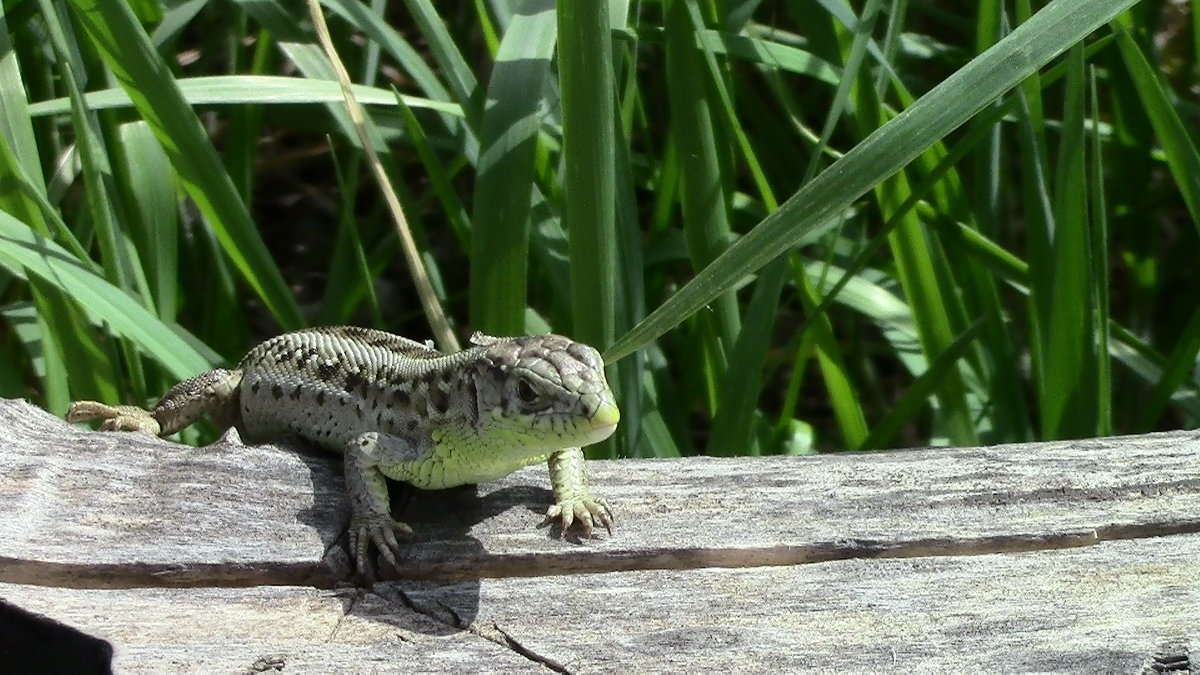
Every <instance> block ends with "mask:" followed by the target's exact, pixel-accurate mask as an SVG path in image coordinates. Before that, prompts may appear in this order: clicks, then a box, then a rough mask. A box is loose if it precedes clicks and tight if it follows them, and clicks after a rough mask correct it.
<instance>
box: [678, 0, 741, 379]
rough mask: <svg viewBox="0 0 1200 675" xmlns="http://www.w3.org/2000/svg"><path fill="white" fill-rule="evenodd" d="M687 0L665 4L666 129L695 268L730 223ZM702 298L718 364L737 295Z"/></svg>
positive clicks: (734, 329) (728, 340)
mask: <svg viewBox="0 0 1200 675" xmlns="http://www.w3.org/2000/svg"><path fill="white" fill-rule="evenodd" d="M689 1H690V0H671V2H670V3H669V4H668V5H667V9H666V13H667V18H666V24H667V26H666V28H667V44H666V51H667V53H666V59H667V88H668V91H669V94H670V97H671V135H672V137H673V140H674V142H675V145H676V147H677V148H678V152H679V154H680V156H681V157H686V158H687V161H686V162H684V163H681V174H682V175H681V177H680V183H679V185H680V193H679V196H680V206H681V207H682V211H683V231H684V236H685V238H686V240H687V245H688V257H689V258H690V260H691V262H692V268H693V269H695V270H696V271H697V272H699V271H700V270H702V269H704V268H705V267H706V266H708V265H709V264H710V263H712V262H713V261H714V260H716V259H717V257H718V256H719V255H721V253H722V252H723V251H725V249H726V247H727V246H728V244H729V241H730V238H731V229H730V224H729V206H728V204H727V201H726V195H725V189H726V188H725V185H724V183H723V180H722V175H721V173H722V168H721V162H722V159H721V157H720V155H719V150H718V147H717V138H716V134H715V132H714V129H713V116H712V110H711V108H712V106H711V105H710V102H709V93H708V90H707V89H708V88H707V87H706V86H705V83H706V80H707V79H708V77H707V73H706V70H705V65H704V59H703V56H702V55H701V54H700V52H699V51H697V49H696V36H695V29H694V27H693V25H692V18H691V16H690V14H689V11H688V4H689ZM708 300H712V301H714V302H713V307H712V309H713V313H712V319H713V322H714V326H713V336H712V338H709V337H705V338H704V339H705V341H706V343H707V348H708V349H709V351H710V352H711V353H712V355H713V357H714V358H715V359H716V360H717V362H718V363H719V364H722V365H720V366H719V368H720V369H722V370H723V368H724V366H723V364H724V362H725V359H726V357H727V352H728V351H730V350H732V349H733V345H734V342H735V341H736V340H737V334H738V330H739V329H740V328H741V319H740V317H739V313H738V306H737V297H736V296H735V295H734V294H733V293H732V292H726V293H722V294H720V295H719V296H715V297H713V298H709V299H708ZM681 318H682V317H681ZM706 323H707V322H706Z"/></svg>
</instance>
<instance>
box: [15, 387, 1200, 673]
mask: <svg viewBox="0 0 1200 675" xmlns="http://www.w3.org/2000/svg"><path fill="white" fill-rule="evenodd" d="M0 438H3V440H2V441H0V514H3V519H2V520H0V598H3V599H5V600H6V601H8V602H9V603H12V604H14V605H17V606H19V607H22V608H24V609H26V610H29V611H32V612H37V613H40V614H43V615H45V616H47V617H50V618H52V619H54V620H57V621H61V622H63V623H66V624H68V625H71V626H74V627H76V628H79V629H81V630H83V631H84V632H86V633H89V634H91V635H94V636H98V637H101V638H104V639H107V640H109V641H110V642H111V643H112V644H113V645H114V647H115V649H116V659H117V661H116V665H117V668H118V670H121V671H135V672H137V671H162V670H164V669H165V670H172V671H178V670H199V671H212V670H224V671H228V670H238V671H246V670H254V669H258V670H269V669H272V668H279V667H285V668H287V669H288V670H300V671H309V670H311V671H324V670H338V671H341V672H346V671H363V670H379V669H388V668H390V667H395V668H397V669H400V668H402V669H405V670H422V669H455V670H460V669H468V670H471V669H487V670H528V669H534V668H540V667H548V668H551V669H554V670H562V671H576V670H578V671H616V670H621V671H626V670H631V669H632V670H638V671H661V670H699V669H716V668H738V669H743V670H780V669H801V668H813V669H817V668H819V669H840V670H874V669H877V668H880V667H892V666H894V667H899V668H902V669H906V670H909V669H914V668H925V669H931V670H942V669H953V670H963V669H975V668H987V669H992V670H1006V671H1011V670H1120V671H1130V670H1139V669H1142V668H1158V669H1163V668H1167V667H1179V666H1180V664H1185V665H1186V664H1188V663H1190V664H1192V665H1193V667H1195V665H1196V664H1200V434H1197V433H1194V432H1177V433H1169V434H1152V435H1147V436H1139V437H1126V438H1110V439H1097V440H1087V441H1071V442H1058V443H1032V444H1023V445H1010V446H997V447H991V448H962V449H946V448H941V449H924V450H908V451H900V452H876V453H844V454H836V455H823V456H815V457H765V458H734V459H715V458H692V459H685V460H636V461H634V460H624V461H609V462H592V463H591V464H590V466H591V472H592V479H593V483H594V484H595V486H596V491H597V492H598V493H599V494H601V495H603V496H605V497H606V498H607V499H609V501H610V502H611V503H613V504H614V507H615V510H616V513H617V516H618V528H617V530H616V531H615V532H614V534H613V535H612V536H611V537H608V536H602V537H599V538H597V539H593V540H588V541H582V542H580V541H577V540H574V539H573V538H572V537H570V536H568V537H566V538H563V537H561V536H560V535H559V533H558V532H557V530H556V529H554V528H549V527H539V524H540V523H541V521H542V514H543V513H544V511H545V508H546V506H547V505H548V503H549V500H550V490H549V486H548V482H547V479H546V476H545V470H544V468H540V467H530V468H528V469H525V470H522V471H519V472H517V473H515V474H513V475H512V476H509V477H508V478H505V479H503V480H500V481H497V482H495V483H490V484H487V485H483V486H480V488H479V489H478V491H477V492H478V494H477V495H476V494H474V493H473V492H472V491H470V490H452V491H445V492H440V493H420V494H418V495H416V496H415V497H414V498H413V499H412V500H411V502H410V503H409V507H408V509H407V510H406V511H405V512H403V513H402V514H400V515H401V518H402V519H404V520H406V521H407V522H409V523H410V524H411V525H412V526H413V528H414V530H415V531H416V534H415V536H414V538H413V540H412V542H411V544H410V546H409V547H408V552H409V555H408V556H407V557H406V558H405V559H404V560H402V561H401V565H400V568H399V569H398V570H389V571H388V573H389V574H390V576H391V578H393V579H394V580H392V581H386V582H379V583H375V584H373V585H361V584H359V583H356V581H357V580H355V579H352V578H351V577H350V566H349V564H348V559H347V557H346V553H345V551H344V530H345V525H346V519H347V514H348V511H347V509H346V505H345V502H344V497H343V494H342V484H341V471H340V466H339V458H338V457H337V456H336V455H332V454H329V453H323V452H321V451H317V450H303V449H301V450H297V449H295V448H289V447H282V446H274V445H264V446H253V447H247V446H241V445H237V444H233V443H226V442H222V443H217V444H213V445H210V446H206V447H202V448H191V447H187V446H181V445H178V444H174V443H170V442H167V441H163V440H159V439H154V438H150V437H147V436H142V435H137V434H111V433H104V434H101V433H95V432H90V431H87V430H84V429H81V428H74V427H71V426H69V425H67V424H66V423H64V422H62V421H60V420H58V419H56V418H54V417H53V416H51V415H49V414H47V413H45V412H43V411H41V410H39V409H38V408H36V407H34V406H31V405H29V404H27V403H24V402H19V401H3V400H0Z"/></svg>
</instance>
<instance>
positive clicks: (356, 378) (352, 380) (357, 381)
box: [346, 372, 363, 391]
mask: <svg viewBox="0 0 1200 675" xmlns="http://www.w3.org/2000/svg"><path fill="white" fill-rule="evenodd" d="M362 384H363V378H362V375H359V374H358V373H357V372H349V373H346V391H354V390H355V389H356V388H358V387H359V386H360V385H362Z"/></svg>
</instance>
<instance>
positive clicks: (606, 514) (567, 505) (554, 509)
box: [544, 496, 615, 539]
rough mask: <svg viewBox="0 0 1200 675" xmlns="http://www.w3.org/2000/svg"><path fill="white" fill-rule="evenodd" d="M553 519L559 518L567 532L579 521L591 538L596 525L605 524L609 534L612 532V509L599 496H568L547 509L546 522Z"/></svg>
mask: <svg viewBox="0 0 1200 675" xmlns="http://www.w3.org/2000/svg"><path fill="white" fill-rule="evenodd" d="M553 520H558V521H560V522H561V523H562V531H563V532H564V533H565V532H566V531H567V530H570V529H571V526H572V525H574V524H575V523H579V527H580V529H582V530H583V534H584V536H586V537H588V538H589V539H590V538H591V536H592V528H593V526H594V525H603V526H604V529H605V530H608V533H609V534H612V528H613V523H614V522H615V521H614V519H613V512H612V509H610V508H608V504H607V503H606V502H605V501H604V500H603V499H601V498H599V497H586V496H584V497H568V498H566V499H563V500H562V501H560V502H558V503H557V504H555V505H553V506H551V507H550V510H548V511H546V520H545V521H544V522H545V523H549V522H551V521H553Z"/></svg>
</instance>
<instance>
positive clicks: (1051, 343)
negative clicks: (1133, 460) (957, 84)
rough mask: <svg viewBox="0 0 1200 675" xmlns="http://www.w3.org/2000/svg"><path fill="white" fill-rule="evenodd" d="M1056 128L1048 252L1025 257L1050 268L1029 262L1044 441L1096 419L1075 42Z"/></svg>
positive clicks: (1078, 433)
mask: <svg viewBox="0 0 1200 675" xmlns="http://www.w3.org/2000/svg"><path fill="white" fill-rule="evenodd" d="M1067 62H1068V63H1069V64H1070V68H1069V70H1068V72H1067V80H1066V93H1065V104H1066V109H1065V111H1064V115H1063V122H1062V133H1061V137H1060V141H1059V147H1058V151H1057V153H1056V155H1057V158H1058V162H1057V167H1056V169H1055V179H1054V194H1053V200H1054V201H1053V209H1054V213H1053V221H1052V223H1053V224H1052V230H1051V232H1050V233H1048V236H1047V237H1045V239H1046V240H1048V243H1049V245H1050V250H1049V251H1047V252H1046V253H1045V254H1044V255H1039V256H1031V259H1030V260H1031V263H1032V262H1034V261H1041V260H1045V261H1046V262H1047V263H1048V264H1049V265H1050V268H1049V269H1038V268H1037V266H1036V265H1031V267H1030V273H1031V276H1032V280H1033V288H1032V293H1031V299H1032V300H1033V303H1034V306H1035V307H1036V308H1037V309H1036V310H1035V311H1038V312H1039V313H1040V319H1041V322H1040V326H1041V327H1042V332H1041V338H1042V340H1043V342H1042V344H1043V350H1042V352H1041V353H1042V354H1043V360H1042V366H1041V368H1040V369H1039V370H1038V373H1039V377H1040V378H1041V379H1042V381H1041V382H1039V384H1038V389H1039V391H1040V392H1041V394H1042V396H1041V399H1040V401H1039V404H1040V408H1041V414H1040V418H1041V421H1042V438H1044V439H1054V438H1084V437H1091V436H1095V435H1096V433H1097V431H1098V430H1097V426H1098V424H1099V411H1098V407H1099V406H1098V403H1099V400H1098V398H1097V392H1098V385H1099V382H1098V379H1097V373H1096V357H1097V355H1096V353H1095V349H1096V344H1095V331H1094V326H1093V319H1094V310H1095V308H1094V307H1093V305H1092V301H1093V299H1094V290H1093V287H1092V275H1091V271H1092V267H1093V263H1092V260H1091V256H1090V252H1091V244H1092V242H1091V235H1090V233H1089V232H1088V220H1089V218H1088V195H1087V187H1086V184H1085V174H1086V166H1087V165H1086V162H1085V159H1084V147H1085V141H1086V137H1085V129H1084V125H1083V122H1084V78H1085V75H1084V67H1083V66H1084V64H1083V50H1082V47H1081V46H1078V45H1077V46H1075V47H1072V48H1071V50H1070V53H1069V54H1068V57H1067Z"/></svg>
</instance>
